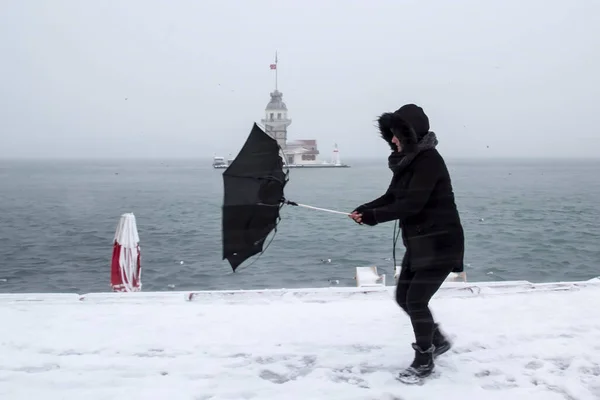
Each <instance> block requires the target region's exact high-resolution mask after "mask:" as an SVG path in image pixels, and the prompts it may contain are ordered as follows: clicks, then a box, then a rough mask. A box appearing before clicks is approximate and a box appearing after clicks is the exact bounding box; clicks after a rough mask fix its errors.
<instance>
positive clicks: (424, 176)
mask: <svg viewBox="0 0 600 400" xmlns="http://www.w3.org/2000/svg"><path fill="white" fill-rule="evenodd" d="M440 175H441V165H440V163H439V159H437V157H433V156H432V155H429V154H427V155H423V156H422V157H420V158H419V159H417V160H415V165H414V173H413V176H412V178H411V180H410V182H409V185H408V188H407V190H406V191H404V190H402V192H399V193H397V196H395V197H396V198H395V201H394V202H392V203H390V204H387V205H384V206H380V207H376V208H371V209H367V210H365V211H364V212H363V213H362V214H363V215H362V222H363V223H365V224H367V225H376V224H380V223H384V222H388V221H393V220H396V219H405V218H408V217H410V216H412V215H415V214H417V213H419V212H420V211H421V210H422V209H423V207H424V206H425V204H426V203H427V201H428V200H429V197H430V196H431V193H432V192H433V189H434V188H435V185H436V184H437V182H438V180H439V179H440ZM392 190H393V189H392Z"/></svg>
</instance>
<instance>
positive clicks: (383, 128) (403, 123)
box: [377, 104, 429, 152]
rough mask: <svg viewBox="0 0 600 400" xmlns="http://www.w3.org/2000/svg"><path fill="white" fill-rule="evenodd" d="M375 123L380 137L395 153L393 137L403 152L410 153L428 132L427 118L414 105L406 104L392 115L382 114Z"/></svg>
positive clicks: (419, 108) (388, 113) (420, 109)
mask: <svg viewBox="0 0 600 400" xmlns="http://www.w3.org/2000/svg"><path fill="white" fill-rule="evenodd" d="M377 122H378V124H379V132H380V135H381V137H382V138H383V139H384V140H385V141H386V142H387V143H388V144H389V146H390V148H391V149H392V151H394V152H395V151H397V148H396V146H395V145H394V144H393V143H392V138H393V137H394V135H395V136H396V137H397V138H398V140H399V141H400V143H401V144H402V147H403V149H404V151H405V152H411V151H413V150H414V149H416V146H417V143H418V142H419V141H420V140H421V139H422V138H423V137H424V136H425V135H426V134H427V133H428V132H429V118H428V117H427V115H426V114H425V112H424V111H423V109H422V108H421V107H419V106H417V105H415V104H406V105H404V106H402V107H400V108H399V109H398V110H396V111H394V112H393V113H390V112H387V113H383V114H381V116H379V119H378V120H377Z"/></svg>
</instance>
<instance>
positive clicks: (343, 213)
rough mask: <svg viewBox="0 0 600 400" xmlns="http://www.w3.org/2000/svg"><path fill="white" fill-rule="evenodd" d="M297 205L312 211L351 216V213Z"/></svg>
mask: <svg viewBox="0 0 600 400" xmlns="http://www.w3.org/2000/svg"><path fill="white" fill-rule="evenodd" d="M295 205H297V206H298V207H304V208H310V209H311V210H318V211H325V212H328V213H332V214H341V215H350V213H348V212H343V211H336V210H330V209H328V208H321V207H313V206H309V205H306V204H299V203H295Z"/></svg>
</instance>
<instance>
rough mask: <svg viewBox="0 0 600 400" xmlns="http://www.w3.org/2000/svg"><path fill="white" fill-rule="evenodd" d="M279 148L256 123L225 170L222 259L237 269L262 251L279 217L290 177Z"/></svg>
mask: <svg viewBox="0 0 600 400" xmlns="http://www.w3.org/2000/svg"><path fill="white" fill-rule="evenodd" d="M279 150H280V147H279V145H278V144H277V141H276V140H275V139H273V138H272V137H271V136H269V135H268V134H267V133H265V131H263V130H262V129H261V128H260V127H259V126H258V125H257V124H256V123H255V124H254V126H253V127H252V131H251V132H250V135H249V136H248V138H247V139H246V143H244V146H243V147H242V149H241V150H240V152H239V153H238V155H237V156H236V158H235V159H234V160H233V161H232V163H231V164H230V165H229V167H228V168H227V169H226V170H225V171H224V172H223V184H224V199H223V218H222V234H223V259H224V260H225V259H227V260H228V261H229V264H230V265H231V268H232V269H233V271H234V272H235V270H236V268H237V267H239V266H240V265H241V264H242V263H243V262H244V261H246V260H247V259H248V258H250V257H252V256H254V255H256V254H258V253H261V252H262V251H263V246H264V242H265V240H266V238H267V236H268V235H269V234H270V233H271V232H272V231H273V230H275V229H276V226H277V223H278V222H279V220H280V216H279V211H280V209H281V207H282V205H283V204H284V201H285V199H284V193H283V189H284V187H285V185H286V184H287V181H288V177H287V173H286V172H284V171H283V160H282V158H281V156H280V155H279Z"/></svg>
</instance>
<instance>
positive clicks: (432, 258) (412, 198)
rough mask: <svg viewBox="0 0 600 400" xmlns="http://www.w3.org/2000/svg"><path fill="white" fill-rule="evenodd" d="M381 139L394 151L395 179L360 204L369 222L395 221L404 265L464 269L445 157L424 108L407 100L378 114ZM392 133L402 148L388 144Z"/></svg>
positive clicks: (414, 268)
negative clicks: (386, 111)
mask: <svg viewBox="0 0 600 400" xmlns="http://www.w3.org/2000/svg"><path fill="white" fill-rule="evenodd" d="M378 123H379V130H380V133H381V137H382V138H383V139H384V140H385V141H386V142H388V143H389V145H390V148H391V149H392V154H391V155H390V157H389V158H388V164H389V167H390V169H391V170H392V172H393V177H392V180H391V182H390V185H389V187H388V189H387V191H386V192H385V193H384V194H383V196H381V197H379V198H377V199H375V200H373V201H371V202H369V203H366V204H363V205H361V206H359V207H358V208H357V209H356V211H357V212H359V213H361V214H362V215H363V217H362V221H363V223H365V224H367V225H376V224H380V223H384V222H388V221H394V220H399V222H400V226H401V229H402V241H403V243H404V246H405V248H406V252H405V254H404V258H403V259H402V267H403V268H405V267H409V268H410V269H411V270H412V271H418V270H422V269H434V268H435V269H447V270H448V271H449V272H450V271H452V272H462V271H463V270H464V261H463V259H464V247H465V246H464V241H465V239H464V231H463V227H462V224H461V221H460V216H459V214H458V210H457V207H456V204H455V200H454V192H453V189H452V183H451V180H450V175H449V173H448V169H447V167H446V164H445V162H444V159H443V158H442V156H441V155H440V153H439V152H438V151H437V150H436V149H435V146H436V145H437V139H436V137H435V133H433V132H430V131H429V120H428V118H427V116H426V115H425V113H424V112H423V110H422V109H421V108H420V107H418V106H416V105H414V104H408V105H405V106H403V107H402V108H400V109H399V110H397V111H396V112H394V113H385V114H383V115H381V116H380V117H379V120H378ZM394 135H395V136H396V137H397V138H398V140H399V141H400V143H401V145H402V152H400V153H399V152H397V148H396V146H395V145H394V143H392V138H393V136H394Z"/></svg>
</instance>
